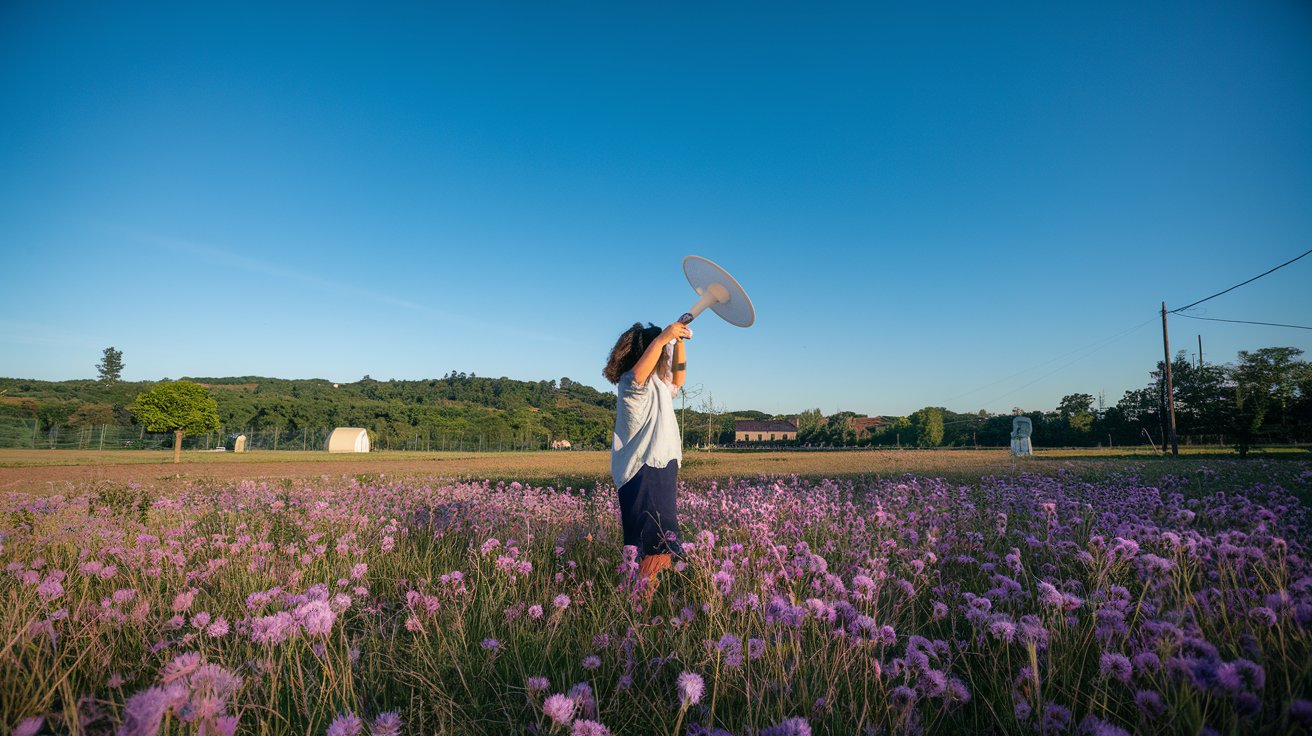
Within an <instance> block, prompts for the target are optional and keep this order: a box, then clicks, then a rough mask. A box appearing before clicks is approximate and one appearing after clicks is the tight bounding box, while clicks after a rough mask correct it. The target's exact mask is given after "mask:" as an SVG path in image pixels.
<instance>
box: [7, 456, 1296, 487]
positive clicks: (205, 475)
mask: <svg viewBox="0 0 1312 736" xmlns="http://www.w3.org/2000/svg"><path fill="white" fill-rule="evenodd" d="M1182 452H1183V453H1185V454H1183V455H1182V456H1181V457H1179V458H1171V457H1163V456H1161V455H1160V454H1156V453H1153V452H1151V451H1150V450H1137V449H1131V450H1092V449H1077V450H1039V451H1037V453H1036V455H1035V456H1034V457H1033V458H1028V459H1016V458H1013V457H1011V455H1010V454H1009V453H1008V452H1007V451H1006V450H1001V449H991V450H843V451H828V452H820V451H816V452H796V451H791V452H732V451H716V452H702V451H689V452H687V453H685V455H684V463H683V469H682V473H681V475H682V477H683V478H684V479H686V480H690V481H697V480H706V479H725V478H755V477H757V476H762V475H767V476H786V475H799V476H804V477H811V478H819V477H828V478H837V477H850V478H886V477H894V476H899V475H905V474H913V475H918V476H929V477H942V478H947V479H949V480H953V481H959V482H972V481H975V480H978V479H979V478H980V477H983V476H990V475H995V476H1015V475H1019V474H1022V473H1031V474H1035V475H1055V474H1057V473H1058V472H1059V471H1060V472H1070V473H1075V474H1077V475H1081V476H1083V475H1094V474H1098V473H1102V472H1106V471H1107V470H1109V469H1115V468H1124V467H1127V466H1135V467H1136V468H1143V469H1146V472H1147V473H1148V474H1149V475H1157V474H1161V473H1172V472H1181V471H1184V470H1186V469H1187V468H1190V467H1196V466H1198V465H1200V464H1204V463H1206V462H1211V461H1214V460H1217V459H1220V458H1228V457H1233V453H1229V452H1226V451H1223V450H1216V449H1212V450H1210V451H1208V450H1204V449H1200V450H1191V449H1184V450H1182ZM1308 456H1309V453H1308V452H1306V451H1298V452H1281V453H1267V454H1265V455H1264V457H1266V458H1267V459H1282V458H1307V457H1308ZM170 460H171V453H167V452H160V451H123V450H119V451H107V452H97V451H77V450H0V490H37V489H48V488H50V487H51V486H52V485H62V484H65V483H72V484H74V485H80V484H84V483H96V482H137V483H143V484H150V485H159V484H161V483H168V482H176V481H194V480H207V481H209V480H231V479H242V478H249V479H260V478H265V479H267V478H288V479H296V478H321V477H326V476H332V477H340V476H344V475H355V476H361V475H367V476H384V475H385V476H387V477H392V478H413V477H425V478H448V479H466V478H479V479H482V478H488V479H493V480H520V481H525V482H534V483H547V484H558V485H575V486H580V485H583V486H589V485H593V484H594V483H598V482H601V483H606V482H609V478H610V461H609V454H608V453H606V452H498V453H491V452H488V453H467V452H466V453H458V452H378V453H370V454H368V455H356V454H331V455H330V454H328V453H326V452H302V451H279V452H272V451H262V452H252V453H246V454H241V455H238V454H233V453H213V452H184V453H183V454H182V463H181V464H178V465H174V464H173V463H172V462H170Z"/></svg>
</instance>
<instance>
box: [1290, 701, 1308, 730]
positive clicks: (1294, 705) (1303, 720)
mask: <svg viewBox="0 0 1312 736" xmlns="http://www.w3.org/2000/svg"><path fill="white" fill-rule="evenodd" d="M1289 717H1290V718H1292V719H1293V720H1295V721H1297V722H1298V723H1300V724H1302V725H1303V727H1304V728H1312V700H1307V699H1305V698H1294V699H1293V700H1292V701H1290V703H1289Z"/></svg>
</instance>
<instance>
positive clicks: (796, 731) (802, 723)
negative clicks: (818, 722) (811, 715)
mask: <svg viewBox="0 0 1312 736" xmlns="http://www.w3.org/2000/svg"><path fill="white" fill-rule="evenodd" d="M761 736H811V724H809V723H807V722H806V719H805V718H802V717H800V716H795V717H793V718H789V719H787V720H784V721H782V722H780V723H778V724H775V725H773V726H770V727H769V728H767V729H765V730H764V731H761Z"/></svg>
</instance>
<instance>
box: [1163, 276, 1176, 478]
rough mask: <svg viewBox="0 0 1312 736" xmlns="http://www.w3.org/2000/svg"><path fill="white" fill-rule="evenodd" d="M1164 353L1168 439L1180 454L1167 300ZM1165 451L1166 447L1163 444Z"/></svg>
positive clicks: (1164, 316)
mask: <svg viewBox="0 0 1312 736" xmlns="http://www.w3.org/2000/svg"><path fill="white" fill-rule="evenodd" d="M1162 354H1163V356H1164V357H1165V358H1166V362H1165V366H1166V412H1167V415H1168V417H1169V419H1168V423H1167V425H1166V426H1167V431H1168V441H1169V442H1170V443H1171V454H1172V455H1179V454H1180V445H1179V444H1178V443H1177V442H1176V440H1175V392H1174V390H1172V388H1171V341H1170V338H1169V337H1167V334H1166V302H1162ZM1162 450H1163V451H1165V450H1166V447H1165V446H1163V447H1162Z"/></svg>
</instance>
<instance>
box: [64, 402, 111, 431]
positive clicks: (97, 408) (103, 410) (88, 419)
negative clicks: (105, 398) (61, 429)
mask: <svg viewBox="0 0 1312 736" xmlns="http://www.w3.org/2000/svg"><path fill="white" fill-rule="evenodd" d="M117 421H118V417H117V416H116V415H115V413H114V407H113V406H110V405H109V404H83V405H81V406H79V407H78V408H77V410H76V411H74V412H73V413H72V414H70V415H69V416H68V423H69V424H71V425H72V426H74V427H95V426H98V425H102V424H115V423H116V422H117Z"/></svg>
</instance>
